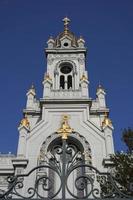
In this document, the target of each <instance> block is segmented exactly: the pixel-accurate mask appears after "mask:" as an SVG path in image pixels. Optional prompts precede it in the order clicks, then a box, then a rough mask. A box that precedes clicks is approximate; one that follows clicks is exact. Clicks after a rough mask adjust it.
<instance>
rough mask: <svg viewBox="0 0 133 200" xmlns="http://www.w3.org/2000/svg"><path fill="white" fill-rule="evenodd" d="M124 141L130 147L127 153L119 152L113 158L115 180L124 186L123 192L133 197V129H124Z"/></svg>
mask: <svg viewBox="0 0 133 200" xmlns="http://www.w3.org/2000/svg"><path fill="white" fill-rule="evenodd" d="M122 140H123V141H124V142H125V144H126V145H127V147H128V150H127V152H125V153H124V152H121V153H120V152H117V153H116V154H115V155H112V156H111V160H112V161H113V163H114V174H115V178H116V180H117V181H118V182H119V183H120V185H121V186H122V191H123V192H124V193H126V194H129V195H133V129H131V128H128V129H124V130H123V132H122Z"/></svg>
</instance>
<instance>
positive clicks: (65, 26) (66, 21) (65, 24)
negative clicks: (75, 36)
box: [62, 17, 70, 32]
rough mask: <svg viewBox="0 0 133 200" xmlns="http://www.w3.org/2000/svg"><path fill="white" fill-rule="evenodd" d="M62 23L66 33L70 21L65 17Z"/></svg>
mask: <svg viewBox="0 0 133 200" xmlns="http://www.w3.org/2000/svg"><path fill="white" fill-rule="evenodd" d="M62 21H63V22H64V31H65V32H67V31H68V30H69V28H68V25H69V22H70V19H69V18H68V17H65V18H64V19H63V20H62Z"/></svg>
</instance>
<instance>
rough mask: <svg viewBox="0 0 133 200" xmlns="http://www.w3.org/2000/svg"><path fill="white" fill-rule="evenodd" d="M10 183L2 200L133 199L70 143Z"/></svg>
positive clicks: (108, 174) (113, 179)
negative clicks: (31, 177) (88, 161)
mask: <svg viewBox="0 0 133 200" xmlns="http://www.w3.org/2000/svg"><path fill="white" fill-rule="evenodd" d="M30 176H33V177H35V178H33V181H32V186H31V185H29V184H26V181H25V180H26V179H27V180H28V178H29V177H30ZM7 181H8V184H9V186H8V189H7V191H3V190H0V199H2V200H5V199H13V200H15V199H16V200H17V199H19V200H20V199H30V200H31V199H32V200H33V199H34V200H38V199H43V200H46V199H54V200H61V199H63V200H65V199H66V200H74V199H84V200H87V199H107V200H110V199H119V200H120V199H122V200H124V199H127V198H128V199H133V197H131V196H130V195H128V194H125V193H124V192H123V188H122V186H121V185H120V184H119V180H118V178H116V177H114V176H113V175H111V174H110V173H101V172H100V171H98V170H97V169H96V168H95V167H93V166H91V165H89V164H86V162H85V159H84V154H83V153H82V152H81V151H79V150H78V149H77V148H75V146H74V145H73V144H68V143H67V140H66V139H62V143H60V144H58V145H54V146H53V148H52V150H51V152H50V153H49V154H47V155H46V158H45V159H44V160H43V162H42V163H41V164H40V165H39V166H37V167H35V168H33V169H32V170H31V171H30V172H29V173H27V174H19V175H16V176H12V177H8V179H7ZM55 186H56V189H55Z"/></svg>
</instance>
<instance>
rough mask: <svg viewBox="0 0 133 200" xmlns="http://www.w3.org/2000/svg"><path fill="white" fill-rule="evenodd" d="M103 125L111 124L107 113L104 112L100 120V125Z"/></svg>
mask: <svg viewBox="0 0 133 200" xmlns="http://www.w3.org/2000/svg"><path fill="white" fill-rule="evenodd" d="M104 126H112V121H111V120H110V119H109V118H108V114H107V113H105V116H104V120H103V122H102V127H104Z"/></svg>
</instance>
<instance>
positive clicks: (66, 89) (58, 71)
mask: <svg viewBox="0 0 133 200" xmlns="http://www.w3.org/2000/svg"><path fill="white" fill-rule="evenodd" d="M63 22H64V30H63V32H61V33H60V34H59V35H57V36H56V37H55V38H52V37H50V38H49V40H48V41H47V44H48V46H47V48H46V49H45V52H46V57H47V72H46V74H45V76H44V81H43V85H44V93H43V97H44V98H47V99H50V98H60V99H63V98H71V99H72V98H77V99H80V98H88V97H89V93H88V84H89V81H88V75H87V71H86V69H85V57H86V48H85V46H84V44H85V41H84V39H83V38H82V37H80V38H77V37H76V36H75V34H74V33H72V32H71V31H70V30H69V23H70V19H68V18H67V17H65V18H64V19H63Z"/></svg>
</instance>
